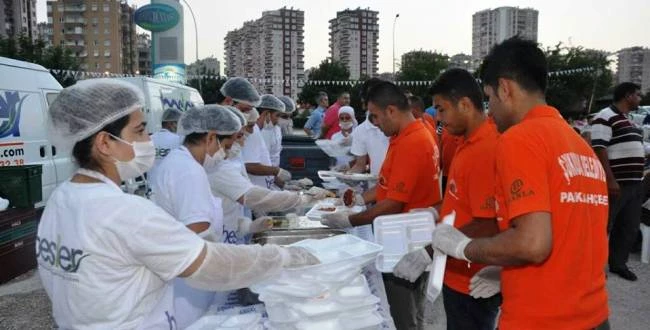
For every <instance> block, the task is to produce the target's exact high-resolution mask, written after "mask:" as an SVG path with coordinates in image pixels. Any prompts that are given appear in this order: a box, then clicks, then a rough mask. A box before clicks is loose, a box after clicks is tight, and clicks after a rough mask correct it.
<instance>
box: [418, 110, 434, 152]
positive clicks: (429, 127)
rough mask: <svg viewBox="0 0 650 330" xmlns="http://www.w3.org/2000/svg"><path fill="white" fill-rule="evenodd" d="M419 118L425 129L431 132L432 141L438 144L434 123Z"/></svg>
mask: <svg viewBox="0 0 650 330" xmlns="http://www.w3.org/2000/svg"><path fill="white" fill-rule="evenodd" d="M427 116H428V115H427ZM422 118H424V117H422ZM429 118H431V116H429ZM419 120H421V121H422V123H423V124H424V127H425V128H426V129H427V131H429V134H431V136H432V137H433V141H434V142H435V143H436V145H438V134H437V133H436V126H435V123H433V124H432V123H431V122H430V121H427V120H425V119H419Z"/></svg>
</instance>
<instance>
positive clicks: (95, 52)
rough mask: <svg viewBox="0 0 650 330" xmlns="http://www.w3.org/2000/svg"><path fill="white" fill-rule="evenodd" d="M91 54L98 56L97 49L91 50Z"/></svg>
mask: <svg viewBox="0 0 650 330" xmlns="http://www.w3.org/2000/svg"><path fill="white" fill-rule="evenodd" d="M93 56H95V57H99V51H98V50H97V49H95V50H94V51H93Z"/></svg>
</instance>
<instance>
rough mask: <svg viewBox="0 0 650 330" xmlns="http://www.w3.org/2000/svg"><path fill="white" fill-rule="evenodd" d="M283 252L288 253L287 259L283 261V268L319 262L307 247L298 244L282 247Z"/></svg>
mask: <svg viewBox="0 0 650 330" xmlns="http://www.w3.org/2000/svg"><path fill="white" fill-rule="evenodd" d="M284 251H285V253H287V254H288V259H285V260H288V261H285V263H284V267H285V268H297V267H304V266H310V265H316V264H319V263H320V260H318V258H316V257H315V256H314V255H313V254H311V253H310V252H309V251H307V249H305V248H302V247H299V246H287V247H285V248H284Z"/></svg>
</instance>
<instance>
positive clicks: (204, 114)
mask: <svg viewBox="0 0 650 330" xmlns="http://www.w3.org/2000/svg"><path fill="white" fill-rule="evenodd" d="M239 130H241V123H240V121H239V118H238V117H237V116H235V114H234V113H232V111H230V110H228V108H226V107H224V106H221V105H216V104H210V105H204V106H200V107H195V108H191V109H189V110H187V111H185V113H184V114H183V116H182V117H181V119H180V120H179V121H178V135H181V136H187V135H190V134H192V133H207V132H209V131H216V132H217V134H219V135H232V134H235V133H237V132H239Z"/></svg>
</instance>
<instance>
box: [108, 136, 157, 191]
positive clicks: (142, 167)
mask: <svg viewBox="0 0 650 330" xmlns="http://www.w3.org/2000/svg"><path fill="white" fill-rule="evenodd" d="M111 136H112V137H114V138H115V139H116V140H118V141H120V142H122V143H124V144H128V145H130V146H131V148H133V153H134V154H135V157H133V159H131V160H129V161H121V160H117V159H115V166H116V167H117V173H118V174H119V175H120V179H122V180H123V181H126V180H129V179H134V178H137V177H139V176H141V175H143V174H144V173H145V172H147V171H148V170H150V169H151V167H152V166H153V164H154V162H155V161H156V147H155V146H154V144H153V141H147V142H138V141H134V142H131V143H129V142H127V141H124V140H123V139H121V138H119V137H117V136H115V135H113V134H111Z"/></svg>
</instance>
